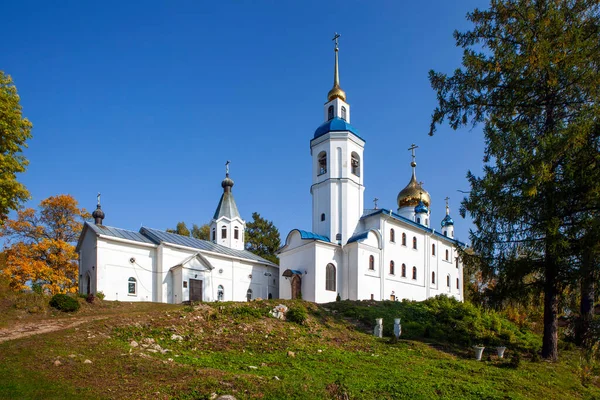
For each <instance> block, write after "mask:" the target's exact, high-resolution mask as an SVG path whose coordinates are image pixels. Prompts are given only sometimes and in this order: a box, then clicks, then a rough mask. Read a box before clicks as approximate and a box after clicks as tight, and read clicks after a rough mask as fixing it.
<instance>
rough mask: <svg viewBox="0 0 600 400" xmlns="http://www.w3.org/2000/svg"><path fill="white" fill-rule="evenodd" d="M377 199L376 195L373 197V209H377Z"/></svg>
mask: <svg viewBox="0 0 600 400" xmlns="http://www.w3.org/2000/svg"><path fill="white" fill-rule="evenodd" d="M378 201H379V199H378V198H377V197H375V198H374V199H373V203H374V204H375V209H376V210H377V202H378Z"/></svg>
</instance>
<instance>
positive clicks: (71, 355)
mask: <svg viewBox="0 0 600 400" xmlns="http://www.w3.org/2000/svg"><path fill="white" fill-rule="evenodd" d="M75 357H77V356H76V355H75V354H69V358H75Z"/></svg>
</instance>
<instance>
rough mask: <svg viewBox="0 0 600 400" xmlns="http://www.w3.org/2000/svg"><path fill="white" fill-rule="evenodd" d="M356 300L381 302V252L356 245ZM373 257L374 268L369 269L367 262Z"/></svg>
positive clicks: (374, 248)
mask: <svg viewBox="0 0 600 400" xmlns="http://www.w3.org/2000/svg"><path fill="white" fill-rule="evenodd" d="M358 249H359V250H358V265H357V269H358V274H359V279H358V282H357V284H358V285H357V300H371V299H374V300H381V273H382V266H381V252H380V250H379V249H377V248H376V247H371V246H367V245H364V244H363V243H359V244H358ZM371 256H373V259H374V264H373V266H374V268H373V269H369V260H370V257H371Z"/></svg>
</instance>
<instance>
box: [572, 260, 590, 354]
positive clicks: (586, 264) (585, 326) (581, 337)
mask: <svg viewBox="0 0 600 400" xmlns="http://www.w3.org/2000/svg"><path fill="white" fill-rule="evenodd" d="M590 253H591V251H590V250H587V251H585V253H584V256H583V260H582V261H583V263H582V277H581V302H580V305H579V321H578V323H577V328H576V329H577V330H576V332H575V339H576V342H577V344H584V342H585V340H586V338H587V335H588V333H589V329H590V323H591V321H592V319H593V318H594V289H595V288H594V286H595V285H594V283H595V282H594V278H595V276H594V275H595V274H594V266H593V261H592V260H593V257H592V256H591V254H590Z"/></svg>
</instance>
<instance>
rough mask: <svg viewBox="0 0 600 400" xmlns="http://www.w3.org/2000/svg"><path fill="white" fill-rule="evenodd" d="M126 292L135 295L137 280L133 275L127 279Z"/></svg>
mask: <svg viewBox="0 0 600 400" xmlns="http://www.w3.org/2000/svg"><path fill="white" fill-rule="evenodd" d="M127 294H130V295H136V294H137V280H136V279H135V278H133V277H131V278H129V279H128V280H127Z"/></svg>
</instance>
